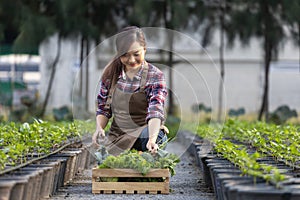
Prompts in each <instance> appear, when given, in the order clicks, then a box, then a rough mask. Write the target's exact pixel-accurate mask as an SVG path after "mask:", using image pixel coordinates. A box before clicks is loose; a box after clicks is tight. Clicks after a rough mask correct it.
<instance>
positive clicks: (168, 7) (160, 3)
mask: <svg viewBox="0 0 300 200" xmlns="http://www.w3.org/2000/svg"><path fill="white" fill-rule="evenodd" d="M193 2H194V1H188V2H186V1H175V0H146V1H145V0H137V1H134V3H133V5H132V8H133V9H132V12H131V13H129V15H128V19H129V21H128V22H129V23H131V24H135V25H138V26H149V27H164V28H166V29H168V30H170V31H166V33H167V35H166V36H165V37H166V41H167V45H168V52H167V53H168V61H167V62H166V64H167V66H168V67H169V71H168V75H169V89H168V100H169V105H168V115H171V116H172V115H175V105H174V97H173V71H172V68H173V66H174V59H173V53H174V52H173V51H174V49H173V46H174V35H173V34H174V33H173V30H183V29H184V28H186V27H187V25H188V22H189V16H190V12H189V11H190V10H191V7H193V6H195V4H194V3H193Z"/></svg>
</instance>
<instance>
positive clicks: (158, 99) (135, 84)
mask: <svg viewBox="0 0 300 200" xmlns="http://www.w3.org/2000/svg"><path fill="white" fill-rule="evenodd" d="M148 65H149V70H148V75H147V80H146V84H145V89H144V90H145V92H146V97H147V101H148V110H147V117H146V121H148V120H149V119H151V118H160V119H161V120H162V121H164V120H165V117H164V104H165V99H166V96H167V88H166V81H165V77H164V74H163V72H162V71H160V70H159V69H158V68H157V67H155V66H153V65H151V64H150V63H148ZM142 71H143V68H141V69H140V70H139V71H138V73H137V74H136V75H135V76H134V77H133V79H132V80H130V79H129V78H128V77H127V76H126V74H125V72H124V70H122V72H121V74H120V75H119V77H118V82H117V85H116V87H117V88H118V89H120V90H121V91H123V92H126V93H135V92H139V89H140V82H141V78H142ZM109 84H110V82H109V81H107V80H106V81H103V80H101V81H100V91H99V94H98V96H97V103H98V109H97V112H96V115H100V114H101V115H105V116H106V117H107V118H111V116H112V112H111V109H105V103H106V100H107V96H108V93H109Z"/></svg>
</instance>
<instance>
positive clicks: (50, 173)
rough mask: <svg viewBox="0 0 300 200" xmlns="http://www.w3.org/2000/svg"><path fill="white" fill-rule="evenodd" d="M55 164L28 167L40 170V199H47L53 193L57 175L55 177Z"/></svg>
mask: <svg viewBox="0 0 300 200" xmlns="http://www.w3.org/2000/svg"><path fill="white" fill-rule="evenodd" d="M56 165H57V164H56V163H44V164H31V165H29V166H28V167H30V168H31V167H32V168H39V169H42V170H43V171H44V172H43V177H42V183H41V191H40V196H41V198H49V197H50V196H52V195H53V194H54V193H53V187H56V185H57V178H56V177H57V175H56V173H57V172H56V171H57V169H56V167H57V166H56Z"/></svg>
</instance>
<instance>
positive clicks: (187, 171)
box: [50, 141, 215, 200]
mask: <svg viewBox="0 0 300 200" xmlns="http://www.w3.org/2000/svg"><path fill="white" fill-rule="evenodd" d="M167 150H168V151H169V152H173V153H176V154H177V155H180V156H181V157H180V159H181V162H180V163H179V164H178V165H177V166H176V175H175V176H173V177H171V179H170V188H171V192H170V194H169V195H161V194H159V195H158V194H156V195H150V194H132V195H130V194H92V183H91V176H92V173H91V170H90V169H88V170H85V171H84V172H83V173H82V174H80V175H78V176H77V177H76V178H75V180H73V181H72V183H71V184H70V185H68V186H65V187H64V188H61V189H59V192H58V194H57V195H55V196H53V197H52V198H50V200H75V199H76V200H77V199H78V200H79V199H80V200H94V199H95V200H96V199H97V200H100V199H103V200H118V199H120V200H124V199H134V200H136V199H164V200H177V199H184V200H193V199H197V200H214V199H215V197H214V193H213V191H212V190H210V189H208V188H207V187H206V186H205V184H204V181H203V178H202V175H201V173H200V171H199V168H198V167H197V166H196V165H195V161H194V158H193V157H191V156H190V155H189V153H188V152H185V149H184V147H183V146H182V145H181V144H180V143H179V142H176V141H174V142H171V143H169V144H168V147H167ZM183 152H184V153H183Z"/></svg>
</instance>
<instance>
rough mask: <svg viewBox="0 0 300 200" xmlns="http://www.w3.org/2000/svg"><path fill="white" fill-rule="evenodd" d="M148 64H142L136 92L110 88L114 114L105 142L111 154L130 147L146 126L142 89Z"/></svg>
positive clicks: (144, 101)
mask: <svg viewBox="0 0 300 200" xmlns="http://www.w3.org/2000/svg"><path fill="white" fill-rule="evenodd" d="M147 74H148V65H147V64H146V65H144V68H143V72H142V78H141V84H140V90H139V92H136V93H125V92H123V91H121V90H120V89H118V88H117V87H115V88H113V89H112V95H110V96H111V98H112V100H111V101H112V103H111V109H112V113H113V114H114V117H113V121H112V124H111V128H110V130H109V133H108V137H107V139H108V141H107V143H106V147H107V150H108V152H109V153H110V154H112V155H119V154H120V153H122V152H123V151H124V150H126V149H131V148H132V146H133V145H134V143H135V141H136V140H137V138H138V137H139V135H140V134H141V132H142V130H143V129H144V128H145V127H147V123H146V116H147V108H148V101H147V97H146V94H145V91H144V88H145V84H146V78H147Z"/></svg>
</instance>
